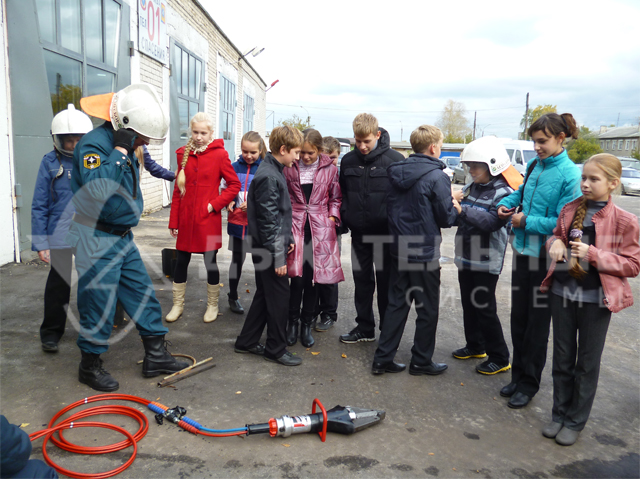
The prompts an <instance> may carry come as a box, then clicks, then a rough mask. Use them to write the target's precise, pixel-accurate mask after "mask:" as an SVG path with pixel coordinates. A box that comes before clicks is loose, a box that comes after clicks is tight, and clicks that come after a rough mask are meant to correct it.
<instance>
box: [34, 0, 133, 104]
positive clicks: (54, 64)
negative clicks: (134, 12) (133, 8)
mask: <svg viewBox="0 0 640 480" xmlns="http://www.w3.org/2000/svg"><path fill="white" fill-rule="evenodd" d="M35 5H36V12H37V16H38V27H39V34H40V42H41V43H42V46H43V49H44V61H45V68H46V72H47V80H48V83H49V93H50V95H51V106H52V107H53V114H54V115H55V114H56V113H58V112H60V111H61V110H64V109H65V108H67V105H68V104H69V103H73V104H74V105H75V106H76V108H77V109H80V98H82V97H84V96H89V95H98V94H101V93H109V92H113V91H114V89H115V85H116V79H117V74H118V70H117V66H118V48H119V39H120V27H121V25H120V24H121V13H122V12H121V10H122V2H121V0H36V1H35Z"/></svg>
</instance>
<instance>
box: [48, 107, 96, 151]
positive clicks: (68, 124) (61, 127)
mask: <svg viewBox="0 0 640 480" xmlns="http://www.w3.org/2000/svg"><path fill="white" fill-rule="evenodd" d="M91 130H93V124H92V123H91V119H90V118H89V116H88V115H86V114H85V113H82V112H81V111H79V110H76V107H75V106H74V105H73V103H70V104H69V105H68V106H67V109H66V110H62V111H61V112H59V113H58V114H57V115H56V116H55V117H53V121H52V122H51V136H52V137H53V145H54V146H55V147H56V150H58V151H59V152H60V153H64V154H65V155H69V156H71V155H73V150H71V151H69V150H65V149H64V148H62V147H63V144H64V141H63V137H62V136H63V135H84V134H85V133H89V132H90V131H91Z"/></svg>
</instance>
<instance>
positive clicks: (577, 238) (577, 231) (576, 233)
mask: <svg viewBox="0 0 640 480" xmlns="http://www.w3.org/2000/svg"><path fill="white" fill-rule="evenodd" d="M586 214H587V197H582V201H581V202H580V205H579V206H578V209H577V210H576V215H575V216H574V217H573V223H572V224H571V233H570V234H569V239H570V240H573V241H574V242H582V227H583V225H582V224H583V222H584V217H585V216H586ZM569 274H570V275H571V276H572V277H573V278H575V279H577V280H582V279H583V278H584V277H585V276H586V275H587V272H586V271H585V270H584V268H582V265H580V260H578V259H577V258H576V257H571V258H570V259H569Z"/></svg>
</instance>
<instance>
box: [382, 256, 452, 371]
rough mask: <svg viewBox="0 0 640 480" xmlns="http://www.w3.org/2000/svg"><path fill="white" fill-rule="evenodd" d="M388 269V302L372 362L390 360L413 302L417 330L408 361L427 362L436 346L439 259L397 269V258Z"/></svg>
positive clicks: (396, 349) (426, 363)
mask: <svg viewBox="0 0 640 480" xmlns="http://www.w3.org/2000/svg"><path fill="white" fill-rule="evenodd" d="M390 266H391V272H390V277H391V278H390V285H391V286H390V289H389V306H388V307H387V311H386V313H385V317H384V324H383V325H382V331H381V332H380V340H379V341H378V348H377V350H376V353H375V355H374V359H373V361H374V362H383V363H387V362H391V361H392V360H393V359H394V357H395V356H396V352H397V351H398V347H399V346H400V341H401V340H402V334H403V333H404V326H405V324H406V323H407V317H408V316H409V310H410V309H411V304H412V303H414V302H415V308H416V313H417V314H418V318H416V332H415V335H414V337H413V347H412V348H411V363H412V364H414V365H421V366H424V365H428V364H430V363H431V357H432V356H433V351H434V349H435V346H436V328H437V327H438V311H439V308H440V261H439V259H437V260H434V261H431V262H429V263H422V264H411V266H412V267H416V266H420V267H422V269H421V270H406V271H399V270H398V261H397V260H396V259H392V262H391V265H390Z"/></svg>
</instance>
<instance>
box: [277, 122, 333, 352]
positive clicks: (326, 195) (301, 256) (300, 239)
mask: <svg viewBox="0 0 640 480" xmlns="http://www.w3.org/2000/svg"><path fill="white" fill-rule="evenodd" d="M302 133H303V135H304V144H303V146H302V150H301V152H300V160H297V161H295V162H293V165H292V168H285V169H284V176H285V178H286V179H287V187H288V188H289V195H290V197H291V208H292V214H293V215H292V217H293V221H292V225H291V233H292V235H293V239H294V241H295V245H296V247H295V248H294V250H293V252H291V253H290V254H289V256H288V257H287V272H288V273H289V277H291V297H290V300H289V323H288V325H287V344H288V345H293V344H295V343H296V342H297V341H298V322H299V321H300V323H301V328H300V341H301V343H302V345H303V346H304V347H307V348H308V347H310V346H312V345H313V344H314V343H315V341H314V339H313V336H312V335H311V328H312V324H313V321H314V318H315V316H316V308H317V304H318V292H317V289H316V288H315V284H316V283H321V284H332V283H338V282H342V281H344V274H343V273H342V266H341V265H340V251H339V249H338V240H337V235H336V225H339V224H340V206H341V205H342V193H341V191H340V184H339V182H338V168H337V167H336V166H335V165H333V161H332V160H331V158H329V157H328V156H327V155H324V154H323V153H322V151H323V149H322V135H320V132H318V131H317V130H314V129H313V128H309V129H307V130H305V131H303V132H302ZM301 302H302V311H301V310H300V303H301Z"/></svg>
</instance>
